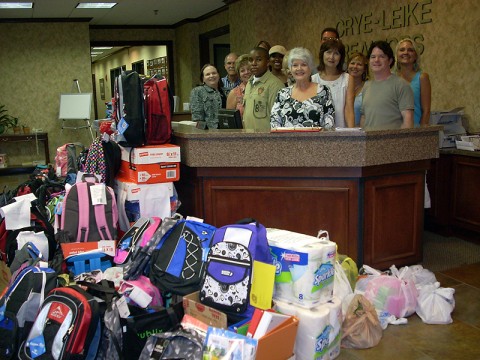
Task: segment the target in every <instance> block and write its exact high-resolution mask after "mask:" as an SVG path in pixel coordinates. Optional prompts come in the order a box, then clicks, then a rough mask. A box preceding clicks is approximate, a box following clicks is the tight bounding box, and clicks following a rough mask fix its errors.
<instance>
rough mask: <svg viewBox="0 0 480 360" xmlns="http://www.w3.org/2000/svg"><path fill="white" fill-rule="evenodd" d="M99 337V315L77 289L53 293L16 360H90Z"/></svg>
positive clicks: (87, 296)
mask: <svg viewBox="0 0 480 360" xmlns="http://www.w3.org/2000/svg"><path fill="white" fill-rule="evenodd" d="M100 335H101V312H100V309H99V306H98V303H97V301H96V300H95V299H94V297H93V296H92V295H90V294H89V293H88V292H86V291H84V290H83V289H81V288H80V287H78V286H68V287H63V288H55V289H53V290H52V291H51V292H50V293H49V295H48V296H47V297H46V298H45V301H44V302H43V304H42V306H41V309H40V311H39V312H38V315H37V316H36V319H35V322H34V324H33V326H32V329H31V330H30V333H29V334H28V336H27V338H26V340H25V341H23V343H22V344H21V346H20V350H19V352H18V356H19V359H22V360H23V359H32V358H36V357H39V356H41V355H43V354H46V355H50V356H49V357H48V359H62V360H63V359H71V358H74V359H88V360H90V359H94V358H95V356H96V354H97V351H98V345H99V341H100Z"/></svg>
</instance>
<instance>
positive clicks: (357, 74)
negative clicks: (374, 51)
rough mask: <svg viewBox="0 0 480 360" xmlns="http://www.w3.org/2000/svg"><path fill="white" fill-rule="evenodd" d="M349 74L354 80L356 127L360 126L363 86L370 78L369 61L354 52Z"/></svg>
mask: <svg viewBox="0 0 480 360" xmlns="http://www.w3.org/2000/svg"><path fill="white" fill-rule="evenodd" d="M347 70H348V74H349V75H350V76H351V78H350V79H351V80H353V92H354V95H355V100H354V103H353V110H354V113H355V126H360V118H361V115H362V114H361V108H362V98H363V85H364V84H365V81H367V77H368V59H367V57H366V56H365V55H363V54H362V53H360V52H354V53H353V54H352V55H351V56H350V59H349V60H348V69H347Z"/></svg>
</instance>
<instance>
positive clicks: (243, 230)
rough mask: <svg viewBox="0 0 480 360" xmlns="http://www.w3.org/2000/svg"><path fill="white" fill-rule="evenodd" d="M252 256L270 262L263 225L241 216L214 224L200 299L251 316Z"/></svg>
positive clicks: (234, 314)
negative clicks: (217, 226) (232, 220)
mask: <svg viewBox="0 0 480 360" xmlns="http://www.w3.org/2000/svg"><path fill="white" fill-rule="evenodd" d="M250 221H252V222H250ZM254 260H257V261H261V262H264V263H267V264H273V258H272V255H271V253H270V248H269V246H268V241H267V231H266V229H265V226H263V225H262V224H260V223H258V222H256V221H255V220H253V219H244V220H241V221H239V222H238V223H237V224H232V225H226V226H223V227H220V228H218V229H217V231H216V232H215V235H214V237H213V240H212V244H211V247H210V251H209V253H208V256H207V263H206V269H205V276H204V278H203V281H202V284H201V289H200V301H201V302H202V303H203V304H205V305H208V306H211V307H213V308H216V309H218V310H221V311H223V312H225V313H227V315H230V316H234V317H236V316H242V317H251V316H252V314H253V310H254V308H253V306H252V305H250V288H251V285H252V269H253V261H254Z"/></svg>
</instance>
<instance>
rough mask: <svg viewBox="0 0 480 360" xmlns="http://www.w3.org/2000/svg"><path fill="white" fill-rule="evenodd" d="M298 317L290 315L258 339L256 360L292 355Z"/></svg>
mask: <svg viewBox="0 0 480 360" xmlns="http://www.w3.org/2000/svg"><path fill="white" fill-rule="evenodd" d="M297 330H298V319H297V318H296V317H295V316H291V317H290V318H289V319H288V320H286V321H285V322H283V323H282V324H280V325H279V326H277V327H276V328H275V329H273V330H272V331H270V332H269V333H267V334H266V335H265V336H263V337H261V338H260V339H259V340H258V346H257V354H256V356H255V359H256V360H271V359H289V358H291V357H292V355H293V347H294V346H295V338H296V336H297Z"/></svg>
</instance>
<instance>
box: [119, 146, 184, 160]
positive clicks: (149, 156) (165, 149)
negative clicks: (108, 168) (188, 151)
mask: <svg viewBox="0 0 480 360" xmlns="http://www.w3.org/2000/svg"><path fill="white" fill-rule="evenodd" d="M131 149H132V148H129V147H122V146H121V147H120V150H121V152H122V160H123V161H126V162H130V151H131V152H132V163H133V164H136V165H145V164H155V163H167V162H168V163H170V162H173V163H179V162H180V146H177V145H173V144H163V145H148V146H141V147H137V148H133V150H131Z"/></svg>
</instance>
